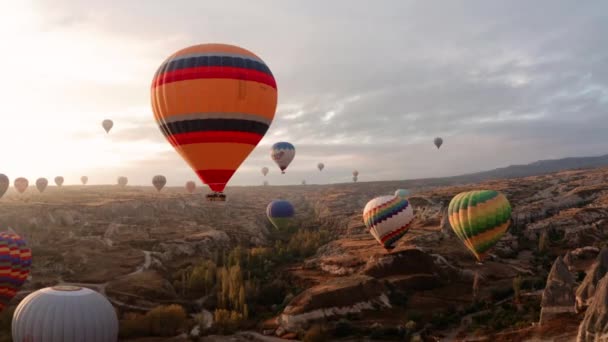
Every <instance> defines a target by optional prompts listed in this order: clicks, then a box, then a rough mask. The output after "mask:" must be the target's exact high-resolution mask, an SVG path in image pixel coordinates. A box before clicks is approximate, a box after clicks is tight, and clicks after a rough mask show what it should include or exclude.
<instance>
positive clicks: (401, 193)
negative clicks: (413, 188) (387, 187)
mask: <svg viewBox="0 0 608 342" xmlns="http://www.w3.org/2000/svg"><path fill="white" fill-rule="evenodd" d="M409 195H410V191H409V190H408V189H398V190H397V191H395V196H397V197H404V198H406V197H407V196H409Z"/></svg>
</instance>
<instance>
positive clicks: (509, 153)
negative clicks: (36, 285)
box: [0, 0, 608, 187]
mask: <svg viewBox="0 0 608 342" xmlns="http://www.w3.org/2000/svg"><path fill="white" fill-rule="evenodd" d="M376 5H378V4H376ZM381 5H382V6H369V2H363V1H358V2H357V1H348V2H346V1H335V2H331V3H325V2H321V1H308V2H306V3H295V2H282V1H279V0H277V1H271V0H263V1H258V2H256V3H255V4H253V3H251V2H246V1H244V0H243V1H233V2H230V3H221V4H220V3H217V2H206V1H193V0H192V1H189V0H184V1H181V2H179V6H178V5H177V4H168V3H164V2H151V1H130V2H128V3H123V2H120V1H116V0H111V1H106V2H100V3H94V2H91V3H82V2H78V1H75V0H58V1H55V2H53V3H50V2H47V3H43V2H42V1H20V2H13V3H8V4H5V6H4V8H5V13H10V15H8V16H6V18H5V19H4V20H3V21H0V37H2V39H3V41H4V43H5V46H7V47H10V53H9V52H5V53H3V54H2V55H1V56H0V60H1V61H2V63H3V65H5V66H8V67H6V69H5V72H4V73H3V75H4V82H3V83H2V84H1V85H0V88H1V90H2V94H4V98H3V99H4V101H3V102H4V106H3V109H4V110H3V113H4V115H5V121H4V122H5V123H6V122H8V123H9V124H8V125H6V124H5V125H3V128H4V129H3V131H2V134H0V143H1V144H2V146H5V147H8V148H5V149H4V150H3V153H2V157H3V158H4V159H3V163H2V166H0V173H4V174H6V175H7V176H9V178H10V179H11V182H12V181H13V180H14V179H15V178H17V177H20V176H24V177H27V178H28V179H29V181H30V185H33V183H34V182H35V180H36V178H38V177H46V178H48V179H49V183H50V185H51V184H53V178H54V177H55V176H58V175H61V176H64V177H65V185H72V184H79V183H80V176H82V175H87V176H88V177H89V184H91V185H95V184H115V183H116V178H117V177H118V176H127V177H129V185H144V186H147V185H149V184H150V182H151V179H152V176H154V175H155V174H163V175H165V176H166V177H167V186H182V185H183V184H184V183H185V182H186V181H188V180H196V182H197V186H201V185H202V184H201V182H200V181H199V180H198V179H197V178H196V176H195V175H194V173H193V172H192V171H191V169H190V168H189V167H188V166H187V165H186V163H185V162H184V161H183V160H182V159H181V158H180V157H179V156H178V155H177V153H175V152H174V150H173V148H172V147H171V146H170V145H169V144H168V143H167V142H166V140H165V139H164V137H163V136H162V134H161V133H160V131H159V129H158V127H157V125H156V122H155V121H154V119H153V115H152V110H151V107H150V103H149V102H150V98H149V87H150V82H151V80H152V76H153V74H154V72H155V71H156V68H157V67H158V66H159V65H160V64H161V63H162V61H163V60H164V59H165V58H166V57H167V56H168V55H170V54H171V53H173V52H175V51H176V50H178V49H180V48H183V47H186V46H189V45H193V44H199V43H209V42H223V43H229V44H236V45H239V46H243V47H245V48H247V49H249V50H251V51H253V52H254V53H256V54H258V55H259V56H260V57H261V58H262V59H263V60H264V61H265V62H266V63H267V64H268V66H269V67H270V69H271V70H272V72H273V74H274V76H275V78H276V80H277V84H278V92H279V106H278V109H277V113H276V116H275V119H274V121H273V123H272V125H271V126H270V130H269V131H268V133H267V134H266V136H265V138H264V139H263V140H262V142H261V143H260V145H258V147H257V148H256V150H255V151H254V152H253V153H252V154H251V155H250V156H249V158H248V159H247V160H246V161H245V162H244V163H243V165H241V167H240V169H239V170H238V171H237V173H236V174H235V176H234V177H233V178H232V180H231V182H230V183H229V184H228V186H229V187H230V186H240V185H259V184H262V182H263V181H264V180H268V182H269V183H270V184H271V185H297V184H300V182H301V181H302V180H303V179H305V180H306V181H307V183H308V184H322V183H341V182H350V181H351V177H352V176H351V172H352V170H353V169H357V170H358V171H359V172H360V175H359V181H360V182H366V181H381V180H406V179H420V178H435V177H449V176H455V175H461V174H468V173H474V172H480V171H486V170H491V169H495V168H499V167H506V166H509V165H515V164H527V163H531V162H534V161H537V160H547V159H560V158H565V157H581V156H597V155H603V154H606V152H607V151H606V150H605V149H606V143H605V141H606V139H605V132H606V131H608V115H607V114H606V107H607V106H606V105H607V104H608V63H606V62H607V61H608V47H607V46H606V45H605V44H603V41H602V35H601V34H600V33H601V32H605V31H606V30H607V29H608V22H606V21H605V20H602V19H603V17H602V15H603V14H604V13H606V12H607V11H608V3H605V2H601V1H594V2H586V3H582V4H580V3H572V2H566V1H537V2H534V3H528V2H524V1H513V2H508V3H488V2H484V1H454V2H450V3H422V2H413V1H384V2H382V3H381ZM176 8H179V9H180V10H179V11H177V10H175V9H176ZM133 13H137V15H135V16H134V15H133ZM106 118H109V119H112V120H113V121H114V128H113V129H112V131H111V132H110V134H106V133H105V132H104V130H103V128H102V127H101V121H102V120H104V119H106ZM436 136H441V137H443V138H444V145H443V146H442V147H441V149H439V150H437V149H436V148H435V146H434V145H433V138H435V137H436ZM277 141H289V142H292V143H293V144H294V145H295V146H296V151H297V152H296V157H295V159H294V161H293V163H292V164H291V165H290V166H289V168H288V169H287V174H286V175H281V174H280V173H279V170H278V167H277V166H276V165H275V164H274V162H273V161H272V160H271V159H270V146H271V145H272V144H273V143H274V142H277ZM318 162H323V163H324V164H325V169H324V170H323V171H322V172H319V171H318V170H317V168H316V165H317V163H318ZM263 166H266V167H268V168H269V169H270V173H269V174H268V176H267V177H263V176H262V174H261V172H260V169H261V168H262V167H263Z"/></svg>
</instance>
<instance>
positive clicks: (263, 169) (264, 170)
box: [262, 166, 268, 176]
mask: <svg viewBox="0 0 608 342" xmlns="http://www.w3.org/2000/svg"><path fill="white" fill-rule="evenodd" d="M262 174H263V175H264V176H266V175H267V174H268V168H267V167H266V166H264V167H263V168H262Z"/></svg>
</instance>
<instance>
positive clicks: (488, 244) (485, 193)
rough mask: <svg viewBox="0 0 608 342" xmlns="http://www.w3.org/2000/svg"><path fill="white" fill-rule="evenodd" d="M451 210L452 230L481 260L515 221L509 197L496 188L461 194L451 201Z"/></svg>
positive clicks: (449, 207) (449, 209)
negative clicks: (495, 189) (512, 219)
mask: <svg viewBox="0 0 608 342" xmlns="http://www.w3.org/2000/svg"><path fill="white" fill-rule="evenodd" d="M448 213H449V215H450V216H449V219H450V225H451V226H452V230H453V231H454V233H456V236H458V238H459V239H460V240H461V241H462V242H463V243H464V245H465V247H466V248H468V249H469V250H470V251H471V253H473V255H474V256H475V258H476V259H477V261H479V262H481V261H483V259H484V258H485V257H486V256H487V254H488V251H489V250H490V249H491V248H492V247H493V246H494V245H495V244H496V242H498V240H500V238H502V237H503V235H505V233H506V232H507V230H508V229H509V224H510V223H511V204H510V203H509V200H507V198H506V197H505V196H504V195H503V194H502V193H500V192H498V191H494V190H477V191H468V192H462V193H459V194H458V195H456V196H454V198H452V200H451V201H450V205H449V206H448Z"/></svg>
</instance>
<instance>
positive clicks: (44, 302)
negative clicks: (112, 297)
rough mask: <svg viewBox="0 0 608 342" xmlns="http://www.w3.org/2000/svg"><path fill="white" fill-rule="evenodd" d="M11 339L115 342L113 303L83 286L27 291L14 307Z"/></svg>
mask: <svg viewBox="0 0 608 342" xmlns="http://www.w3.org/2000/svg"><path fill="white" fill-rule="evenodd" d="M11 330H12V335H13V341H28V342H30V341H31V342H59V341H62V342H81V341H87V342H116V341H117V340H118V318H117V317H116V311H114V307H112V304H110V302H109V301H108V300H107V299H106V298H105V297H104V296H102V295H101V294H99V293H97V292H95V291H93V290H90V289H88V288H85V287H77V286H54V287H47V288H44V289H41V290H38V291H36V292H33V293H31V294H29V295H28V296H27V297H25V298H24V299H23V300H22V301H21V303H19V305H18V306H17V308H16V309H15V313H14V314H13V321H12V327H11Z"/></svg>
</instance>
